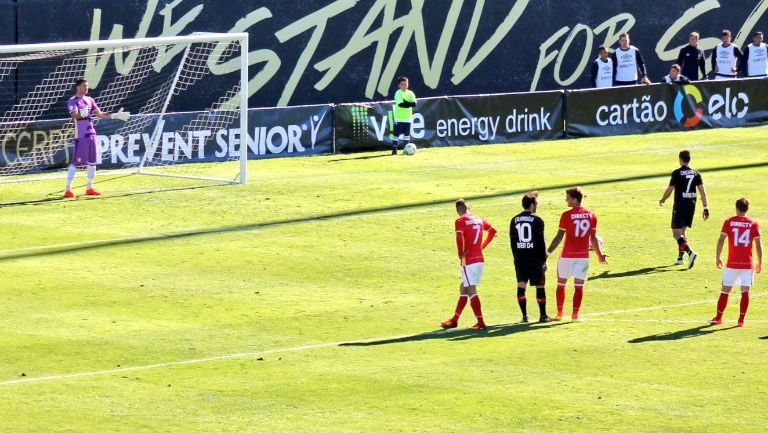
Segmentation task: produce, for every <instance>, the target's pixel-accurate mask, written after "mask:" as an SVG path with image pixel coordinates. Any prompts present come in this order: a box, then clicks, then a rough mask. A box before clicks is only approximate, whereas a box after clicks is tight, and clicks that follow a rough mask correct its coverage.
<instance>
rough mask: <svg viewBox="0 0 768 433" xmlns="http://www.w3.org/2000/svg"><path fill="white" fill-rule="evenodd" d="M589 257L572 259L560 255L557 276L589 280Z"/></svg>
mask: <svg viewBox="0 0 768 433" xmlns="http://www.w3.org/2000/svg"><path fill="white" fill-rule="evenodd" d="M587 271H589V258H580V259H571V258H567V257H560V260H558V261H557V278H571V277H573V278H575V279H577V280H584V281H587Z"/></svg>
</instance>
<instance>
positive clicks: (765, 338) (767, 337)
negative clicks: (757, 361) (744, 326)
mask: <svg viewBox="0 0 768 433" xmlns="http://www.w3.org/2000/svg"><path fill="white" fill-rule="evenodd" d="M760 339H761V340H768V335H766V336H765V337H760Z"/></svg>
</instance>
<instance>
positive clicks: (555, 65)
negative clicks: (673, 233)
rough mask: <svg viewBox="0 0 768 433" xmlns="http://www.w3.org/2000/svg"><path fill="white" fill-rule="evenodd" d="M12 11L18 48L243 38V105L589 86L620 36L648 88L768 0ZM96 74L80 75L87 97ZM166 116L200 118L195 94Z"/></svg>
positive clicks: (31, 3)
mask: <svg viewBox="0 0 768 433" xmlns="http://www.w3.org/2000/svg"><path fill="white" fill-rule="evenodd" d="M3 4H5V3H0V5H3ZM6 6H7V4H6ZM18 8H19V11H18V35H17V37H18V41H19V42H20V43H35V42H47V41H71V40H79V39H115V38H119V37H126V38H128V37H141V36H159V35H184V34H189V33H192V32H198V31H215V32H226V31H248V32H249V33H250V34H251V40H250V45H251V47H250V50H251V52H250V59H251V62H252V63H253V65H252V66H251V71H250V75H251V77H252V83H251V92H252V96H251V100H250V104H251V106H254V107H259V106H285V105H298V104H313V103H327V102H352V101H367V100H381V99H386V98H390V97H391V93H392V92H393V89H394V84H393V81H394V79H395V78H396V77H397V76H398V75H400V74H406V75H408V76H410V78H411V87H412V88H413V89H414V90H415V92H416V94H417V95H418V96H419V97H427V96H439V95H457V94H477V93H500V92H527V91H534V90H555V89H573V88H583V87H588V85H589V81H588V78H587V73H588V71H589V64H590V62H591V61H592V60H593V59H594V58H595V57H596V49H597V47H598V46H599V45H601V44H605V45H607V46H610V47H616V45H617V40H618V35H619V34H620V33H621V32H623V31H629V32H630V33H631V37H632V43H633V45H636V46H637V47H639V48H640V49H641V51H642V53H643V54H644V56H645V59H646V62H647V64H648V71H649V75H650V77H651V79H652V80H653V81H658V80H659V79H661V77H663V76H664V75H665V74H666V73H667V71H668V68H669V65H670V64H671V63H673V62H674V60H675V59H676V57H677V53H678V51H679V49H680V48H681V47H683V46H684V45H685V44H686V43H687V36H688V33H689V32H691V31H699V32H700V33H701V34H702V40H701V42H700V47H701V48H704V49H705V50H707V55H709V52H710V51H711V49H712V48H713V47H714V46H715V45H716V44H717V43H718V42H719V39H718V37H717V36H718V35H719V33H720V30H721V29H723V28H730V29H731V30H732V31H733V32H734V34H735V35H737V36H736V41H735V42H736V43H737V44H738V45H739V46H743V45H744V44H745V43H747V42H748V41H749V40H750V35H751V32H752V31H753V30H768V26H766V25H767V24H768V17H766V12H768V0H759V1H740V2H719V1H717V0H703V1H700V0H688V1H678V2H657V1H643V2H638V1H632V2H630V1H597V0H570V1H560V0H537V1H531V0H517V1H514V0H493V1H480V0H478V1H464V0H444V1H426V0H364V1H356V0H338V1H330V0H291V1H285V0H121V1H114V0H80V1H78V2H75V3H73V2H64V1H59V0H47V1H41V0H18ZM8 16H10V15H9V14H5V13H3V14H1V15H0V20H2V21H1V22H2V23H6V22H7V19H8V18H7V17H8ZM5 27H8V26H5ZM11 27H12V26H11ZM0 32H3V33H0V37H8V36H6V34H5V30H4V29H0ZM100 78H101V77H100V76H99V74H98V73H92V74H91V75H89V79H90V80H91V81H92V83H91V84H92V86H94V87H96V90H98V84H99V81H100ZM211 89H212V91H213V90H216V86H215V85H214V86H212V87H211ZM172 108H173V109H175V110H189V109H194V108H197V107H196V104H195V99H194V95H185V98H181V99H179V100H178V101H177V103H176V105H175V106H174V107H172Z"/></svg>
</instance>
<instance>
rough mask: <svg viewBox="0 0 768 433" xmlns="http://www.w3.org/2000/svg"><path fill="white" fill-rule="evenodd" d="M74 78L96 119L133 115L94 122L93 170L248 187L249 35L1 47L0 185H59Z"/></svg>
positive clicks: (68, 143) (69, 134) (69, 135)
mask: <svg viewBox="0 0 768 433" xmlns="http://www.w3.org/2000/svg"><path fill="white" fill-rule="evenodd" d="M92 77H93V79H92ZM80 78H85V79H86V80H88V81H89V84H90V91H89V92H88V96H91V97H93V98H94V99H95V100H96V103H97V104H98V105H99V108H100V109H101V111H102V112H107V113H114V112H117V111H118V110H120V109H124V110H125V111H128V112H131V116H130V118H129V119H128V120H127V121H125V122H119V121H117V120H112V119H94V123H95V124H96V134H97V148H98V149H99V150H98V154H99V156H100V158H101V162H100V165H102V166H105V167H109V168H115V169H118V168H122V169H128V170H129V171H130V172H133V173H136V174H143V175H153V176H171V177H180V178H188V179H204V180H213V181H223V182H229V183H241V184H244V183H246V182H247V180H248V176H247V161H248V152H247V149H248V134H247V133H246V131H248V79H249V77H248V34H247V33H195V34H192V35H189V36H174V37H161V38H138V39H119V40H99V41H81V42H59V43H45V44H23V45H22V44H20V45H5V46H0V183H5V182H21V181H27V180H37V179H46V178H51V177H61V172H62V171H63V170H64V169H66V166H67V165H68V164H69V163H70V161H71V158H72V147H73V141H72V140H73V133H74V130H75V128H74V127H75V125H74V124H73V121H72V119H71V118H70V117H69V113H68V112H67V101H68V100H69V98H70V97H72V96H74V94H75V82H76V81H77V80H78V79H80ZM179 111H183V113H177V112H179ZM169 124H170V126H168V125H169Z"/></svg>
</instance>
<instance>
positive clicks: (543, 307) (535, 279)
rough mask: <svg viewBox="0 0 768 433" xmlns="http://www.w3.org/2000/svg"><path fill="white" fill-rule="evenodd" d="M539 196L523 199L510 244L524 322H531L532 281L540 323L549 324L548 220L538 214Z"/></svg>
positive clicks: (510, 234) (511, 231)
mask: <svg viewBox="0 0 768 433" xmlns="http://www.w3.org/2000/svg"><path fill="white" fill-rule="evenodd" d="M538 206H539V193H538V191H532V192H529V193H527V194H525V196H523V209H525V210H524V211H523V212H522V213H520V214H518V215H517V216H515V217H514V218H512V220H511V221H510V223H509V243H510V246H511V247H512V256H513V257H514V259H515V274H516V275H517V303H518V304H519V305H520V311H521V312H522V313H523V320H522V321H523V323H526V322H528V310H527V299H526V297H525V288H526V286H527V285H528V282H529V281H530V283H531V284H532V285H534V286H536V302H538V304H539V322H541V323H544V322H549V321H551V319H550V318H549V316H547V296H546V292H545V291H544V272H545V271H546V270H547V265H546V263H547V250H546V248H547V246H546V245H545V244H544V220H542V219H541V217H539V216H538V215H536V209H537V208H538Z"/></svg>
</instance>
